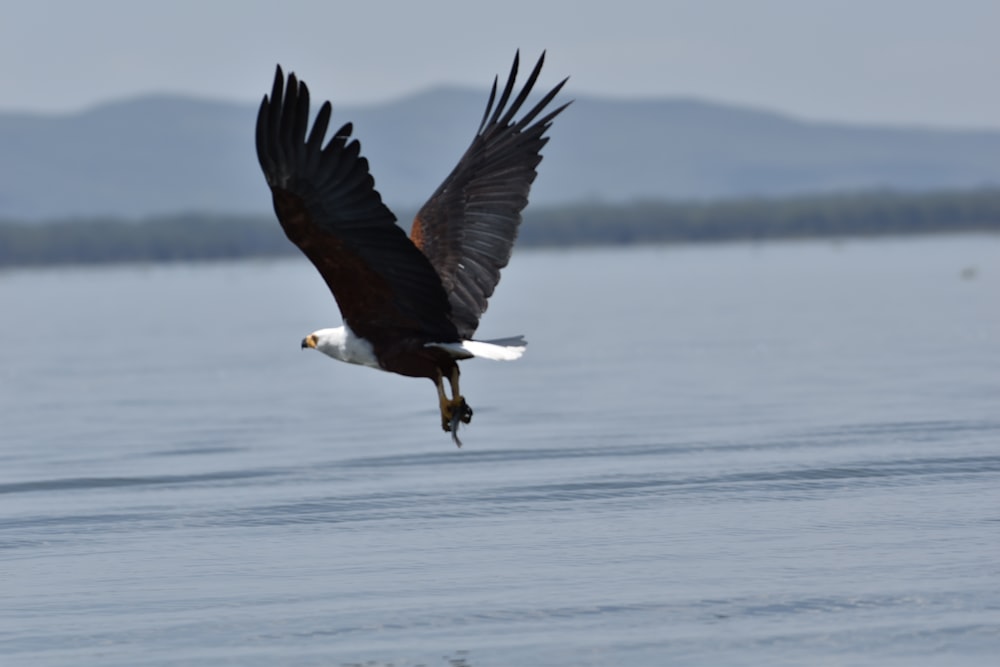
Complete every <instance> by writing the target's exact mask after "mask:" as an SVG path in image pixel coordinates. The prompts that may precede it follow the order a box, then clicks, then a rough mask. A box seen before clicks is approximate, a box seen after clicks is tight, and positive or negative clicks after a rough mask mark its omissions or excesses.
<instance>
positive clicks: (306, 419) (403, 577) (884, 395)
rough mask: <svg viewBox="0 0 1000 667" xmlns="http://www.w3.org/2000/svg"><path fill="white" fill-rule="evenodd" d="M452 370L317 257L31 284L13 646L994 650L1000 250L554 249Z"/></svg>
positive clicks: (14, 328)
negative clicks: (314, 335) (344, 295)
mask: <svg viewBox="0 0 1000 667" xmlns="http://www.w3.org/2000/svg"><path fill="white" fill-rule="evenodd" d="M493 302H494V303H493V305H492V306H491V309H490V311H489V312H488V313H487V314H486V317H485V318H484V322H483V327H482V328H481V330H480V333H481V335H482V336H483V337H486V338H489V337H500V336H507V335H515V334H524V335H526V336H527V338H528V340H529V343H530V344H529V348H528V352H527V354H526V355H525V357H524V358H523V359H522V360H520V361H518V362H515V363H507V364H503V363H494V362H489V361H481V360H478V361H472V362H465V364H464V366H463V368H464V375H463V390H464V393H465V395H466V397H467V398H468V400H469V403H470V405H472V406H473V408H474V409H475V411H476V413H475V419H474V420H473V422H472V424H471V425H469V426H468V427H466V428H465V429H464V430H463V432H462V436H463V441H464V443H465V447H464V448H463V449H461V450H458V449H456V448H455V447H454V445H453V444H452V443H451V440H450V439H449V437H448V436H447V435H446V434H444V433H442V432H441V430H440V426H439V422H438V414H437V400H436V395H435V392H434V387H433V385H432V384H431V383H430V382H428V381H425V380H414V379H408V378H402V377H398V376H391V375H388V374H383V373H378V372H375V371H372V370H370V369H366V368H360V367H351V366H347V365H345V364H339V363H337V362H334V361H332V360H330V359H327V358H325V357H323V356H322V355H320V354H318V353H315V352H313V351H302V350H300V349H299V343H300V341H301V339H302V337H303V336H304V335H305V334H307V333H309V332H310V331H312V330H314V329H317V328H320V327H323V326H328V325H336V324H339V317H338V315H337V311H336V309H335V307H334V305H333V302H332V301H331V300H330V298H329V296H328V295H327V293H326V292H325V288H324V287H323V285H322V282H321V280H320V279H319V278H318V276H317V275H315V273H314V272H313V269H312V268H311V266H309V265H308V264H307V263H306V262H305V261H304V260H302V261H282V262H242V263H231V264H209V265H171V266H150V267H114V268H93V269H83V268H81V269H58V270H55V269H53V270H37V271H12V272H7V273H0V419H2V424H0V577H2V600H3V604H2V605H0V663H2V664H3V665H5V666H12V665H31V666H32V667H43V666H56V665H58V666H66V667H70V666H72V667H79V666H81V665H119V666H126V665H127V666H129V667H135V666H140V665H150V666H152V665H226V664H232V665H247V666H258V665H259V666H265V665H266V666H271V665H324V666H326V665H356V664H363V665H378V666H386V665H393V666H395V667H404V666H416V665H425V666H426V667H434V666H438V665H444V666H447V665H450V666H452V667H458V666H465V667H501V666H502V667H509V666H511V665H525V666H529V665H530V666H567V667H568V666H580V665H595V666H597V665H602V666H603V665H649V666H660V665H711V666H717V665H803V664H808V665H820V664H824V665H880V666H883V665H907V666H912V665H963V664H965V665H984V664H988V663H990V662H991V660H993V659H995V658H996V656H997V655H998V654H1000V239H998V238H996V237H956V238H929V239H918V240H876V241H847V242H842V243H837V244H833V243H829V242H826V243H818V242H808V243H806V242H803V243H772V244H764V245H744V244H737V245H721V246H704V247H698V246H678V247H667V248H636V249H598V250H574V251H564V252H552V251H545V252H542V251H537V252H522V253H519V254H517V255H516V256H515V259H514V261H513V263H512V265H511V266H510V267H509V268H508V269H507V271H506V273H505V277H504V281H503V282H502V283H501V285H500V287H499V289H498V290H497V294H496V295H495V297H494V299H493Z"/></svg>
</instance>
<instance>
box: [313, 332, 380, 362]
mask: <svg viewBox="0 0 1000 667" xmlns="http://www.w3.org/2000/svg"><path fill="white" fill-rule="evenodd" d="M315 335H316V349H317V350H319V351H320V352H322V353H323V354H325V355H327V356H329V357H333V358H334V359H337V360H338V361H344V362H347V363H349V364H358V365H359V366H370V367H372V368H378V369H381V368H382V367H381V366H380V365H379V363H378V357H376V356H375V350H374V348H373V347H372V344H371V343H369V342H368V341H367V340H365V339H364V338H361V337H360V336H358V335H356V334H355V333H354V332H353V331H351V329H350V327H348V326H347V325H344V326H341V327H336V328H334V329H320V330H319V331H317V332H316V334H315Z"/></svg>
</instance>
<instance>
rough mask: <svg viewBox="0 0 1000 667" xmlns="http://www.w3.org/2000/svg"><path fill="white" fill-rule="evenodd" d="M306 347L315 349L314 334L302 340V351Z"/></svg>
mask: <svg viewBox="0 0 1000 667" xmlns="http://www.w3.org/2000/svg"><path fill="white" fill-rule="evenodd" d="M307 347H311V348H313V349H316V334H309V335H308V336H306V337H305V338H303V339H302V349H303V350H304V349H306V348H307Z"/></svg>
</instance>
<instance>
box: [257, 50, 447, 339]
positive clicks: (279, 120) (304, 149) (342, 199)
mask: <svg viewBox="0 0 1000 667" xmlns="http://www.w3.org/2000/svg"><path fill="white" fill-rule="evenodd" d="M331 114H332V107H331V106H330V103H329V102H325V103H324V104H323V105H322V106H321V107H320V110H319V112H318V113H317V115H316V120H315V122H314V123H313V126H312V130H311V131H310V132H309V133H308V136H307V135H306V130H307V125H308V123H309V90H308V88H307V87H306V85H305V84H304V83H302V82H300V81H298V79H297V78H296V77H295V75H294V74H289V75H288V82H287V86H286V85H285V80H284V75H283V74H282V71H281V67H278V68H277V71H276V73H275V76H274V86H273V88H272V90H271V95H270V97H268V96H265V97H264V100H263V101H262V102H261V105H260V111H259V112H258V114H257V138H256V141H257V158H258V159H259V161H260V166H261V168H262V169H263V171H264V176H265V177H266V179H267V184H268V185H269V186H270V188H271V193H272V197H273V200H274V210H275V213H276V214H277V216H278V220H279V221H280V222H281V226H282V228H283V229H284V230H285V234H286V235H287V236H288V238H289V239H290V240H291V241H292V242H293V243H295V245H297V246H298V247H299V248H300V249H301V250H302V252H303V253H305V255H306V257H308V258H309V259H310V260H311V261H312V263H313V264H314V265H315V266H316V268H317V269H318V270H319V272H320V274H321V275H322V276H323V279H324V280H325V281H326V284H327V286H328V287H329V288H330V291H331V292H333V295H334V297H335V298H336V300H337V304H338V306H339V307H340V311H341V315H342V316H343V318H344V321H345V322H346V323H347V324H348V326H350V327H351V329H352V330H354V332H355V333H357V334H358V335H360V336H362V337H364V338H368V339H374V338H377V337H378V335H379V333H380V332H384V331H386V330H388V329H392V330H397V331H412V332H419V333H423V334H430V335H435V336H439V337H440V339H441V340H456V339H457V338H456V331H455V327H454V325H453V324H452V323H451V320H450V319H449V314H450V304H449V302H448V297H447V294H446V293H445V291H444V288H443V287H442V285H441V280H440V278H439V277H438V274H437V273H436V272H435V270H434V268H433V266H432V265H431V263H430V262H429V261H428V259H427V257H426V256H425V255H424V254H423V253H421V252H420V250H419V249H418V248H417V247H416V246H415V245H414V244H413V243H412V242H411V241H410V239H409V238H407V236H406V233H405V232H404V231H403V230H402V229H400V228H399V227H398V226H397V225H396V224H395V220H396V217H395V216H394V215H393V214H392V212H391V211H390V210H389V209H388V207H386V206H385V204H383V203H382V198H381V196H380V195H379V193H378V191H376V190H375V182H374V179H373V178H372V176H371V175H370V174H369V172H368V161H367V160H366V159H365V158H363V157H361V156H360V150H361V147H360V145H359V144H358V142H357V141H356V140H354V141H350V142H348V140H349V139H350V134H351V129H352V128H351V124H350V123H348V124H346V125H344V126H343V127H341V128H340V129H339V130H337V132H335V133H334V135H333V137H332V138H331V139H330V140H329V142H327V143H326V145H324V144H323V142H324V140H325V135H326V132H327V127H328V125H329V122H330V116H331Z"/></svg>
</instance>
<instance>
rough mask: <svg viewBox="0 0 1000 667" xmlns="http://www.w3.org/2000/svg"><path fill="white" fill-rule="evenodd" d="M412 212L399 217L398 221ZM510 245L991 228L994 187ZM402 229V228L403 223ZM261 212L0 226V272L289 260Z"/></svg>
mask: <svg viewBox="0 0 1000 667" xmlns="http://www.w3.org/2000/svg"><path fill="white" fill-rule="evenodd" d="M412 217H413V214H412V213H410V214H409V215H404V216H401V219H402V220H404V221H408V220H410V219H412ZM524 218H525V219H524V223H523V224H522V226H521V232H520V239H519V241H518V243H519V246H522V247H524V246H549V247H566V246H578V245H623V244H639V243H681V242H711V241H735V240H765V239H785V238H836V237H848V236H884V235H908V234H931V233H956V232H976V231H979V232H1000V187H996V188H980V189H975V190H962V191H945V192H914V193H907V192H898V191H868V192H856V193H837V194H818V195H803V196H794V197H783V198H744V199H731V200H722V201H642V202H633V203H623V204H611V203H600V202H588V203H580V204H573V205H565V206H552V207H529V208H528V209H527V210H526V211H525V215H524ZM404 226H406V227H408V225H404ZM297 252H298V250H297V249H296V248H295V247H294V246H293V245H292V244H291V243H289V242H288V241H287V239H285V237H284V235H283V234H282V231H281V228H280V227H279V226H278V223H277V221H276V220H275V219H274V217H273V216H270V215H258V216H236V215H217V214H204V213H184V214H176V215H170V216H161V217H155V218H150V219H145V220H121V219H112V218H101V219H96V218H95V219H80V220H58V221H50V222H36V223H22V222H14V221H8V222H3V221H0V267H11V266H40V265H57V264H97V263H106V262H164V261H192V260H220V259H239V258H250V257H278V256H284V255H292V254H295V253H297Z"/></svg>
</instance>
